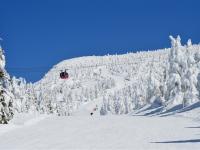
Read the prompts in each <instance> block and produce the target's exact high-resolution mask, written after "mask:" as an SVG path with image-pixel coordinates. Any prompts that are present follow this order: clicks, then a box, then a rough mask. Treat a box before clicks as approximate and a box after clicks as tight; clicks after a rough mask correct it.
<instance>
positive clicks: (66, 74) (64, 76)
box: [60, 70, 69, 79]
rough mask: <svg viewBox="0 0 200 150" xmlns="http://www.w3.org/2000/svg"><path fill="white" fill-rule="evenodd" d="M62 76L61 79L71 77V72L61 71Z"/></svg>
mask: <svg viewBox="0 0 200 150" xmlns="http://www.w3.org/2000/svg"><path fill="white" fill-rule="evenodd" d="M60 78H61V79H68V78H69V74H68V73H67V71H66V70H65V71H61V72H60Z"/></svg>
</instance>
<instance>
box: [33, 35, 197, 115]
mask: <svg viewBox="0 0 200 150" xmlns="http://www.w3.org/2000/svg"><path fill="white" fill-rule="evenodd" d="M171 42H172V48H170V49H161V50H157V51H148V52H138V53H127V54H124V55H106V56H88V57H80V58H73V59H69V60H64V61H62V62H60V63H59V64H57V65H55V66H53V68H52V69H51V70H50V71H49V72H48V73H47V74H46V75H45V76H44V78H43V79H41V80H40V81H38V82H37V83H35V84H34V90H35V93H36V94H35V95H36V97H37V98H36V99H37V100H38V101H39V102H38V103H39V108H38V109H39V111H40V112H41V113H48V114H49V113H56V114H58V115H77V114H82V115H83V114H84V113H85V115H89V114H90V113H91V112H92V113H94V114H98V115H99V114H101V115H106V114H128V113H130V112H133V111H135V110H138V109H142V108H144V107H148V106H149V108H154V107H156V109H158V110H157V111H156V112H157V113H163V112H166V111H168V110H173V109H174V107H175V108H177V109H182V108H184V107H188V106H190V105H192V104H194V103H196V102H198V101H199V99H198V95H199V93H198V91H199V87H198V80H199V79H198V73H199V66H200V63H199V60H200V59H199V58H198V57H199V56H200V55H199V51H200V46H199V45H192V44H191V41H190V40H189V41H188V44H187V45H186V46H182V45H181V43H180V38H179V37H178V38H177V39H174V38H173V37H171ZM65 69H68V70H67V71H68V73H69V79H67V80H63V79H60V77H59V74H60V71H61V70H65ZM193 74H194V75H193ZM189 97H192V98H189ZM82 106H87V108H86V107H84V109H83V107H82ZM96 107H98V109H97V110H96V111H94V109H95V108H96ZM79 108H80V109H79ZM83 110H84V112H83ZM175 110H176V109H175Z"/></svg>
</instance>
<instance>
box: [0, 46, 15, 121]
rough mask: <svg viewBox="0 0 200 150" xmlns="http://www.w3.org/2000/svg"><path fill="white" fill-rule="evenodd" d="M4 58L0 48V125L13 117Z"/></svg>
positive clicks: (9, 86) (11, 97)
mask: <svg viewBox="0 0 200 150" xmlns="http://www.w3.org/2000/svg"><path fill="white" fill-rule="evenodd" d="M4 67H5V56H4V54H3V49H2V48H1V46H0V124H7V123H8V121H9V120H11V119H12V117H13V95H12V93H10V90H12V89H11V84H10V82H9V76H8V75H7V73H6V71H5V69H4Z"/></svg>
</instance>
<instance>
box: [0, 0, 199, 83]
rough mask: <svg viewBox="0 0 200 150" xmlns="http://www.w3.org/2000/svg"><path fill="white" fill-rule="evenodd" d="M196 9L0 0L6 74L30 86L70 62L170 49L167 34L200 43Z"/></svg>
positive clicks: (162, 2) (84, 0) (173, 3)
mask: <svg viewBox="0 0 200 150" xmlns="http://www.w3.org/2000/svg"><path fill="white" fill-rule="evenodd" d="M199 6H200V1H199V0H0V37H1V38H3V42H1V43H2V46H3V48H4V49H5V52H6V59H7V68H8V72H9V73H10V74H11V75H15V76H17V77H20V76H21V77H24V78H26V80H27V81H32V82H34V81H37V80H39V79H41V78H42V76H43V75H44V74H45V72H47V71H48V69H50V68H51V67H52V66H53V65H55V64H57V63H58V62H60V61H61V60H64V59H68V58H72V57H79V56H86V55H105V54H108V53H109V54H115V53H118V54H122V53H126V52H131V51H133V50H148V49H150V50H152V49H158V48H164V47H169V46H170V42H169V39H168V36H169V35H170V34H172V35H177V34H180V35H181V37H182V39H183V42H185V41H186V39H188V38H192V41H193V42H194V43H199V42H200V8H199ZM12 67H13V68H18V67H23V68H24V67H25V68H26V67H28V68H35V69H30V70H14V69H12ZM9 68H10V69H9ZM34 71H36V72H34Z"/></svg>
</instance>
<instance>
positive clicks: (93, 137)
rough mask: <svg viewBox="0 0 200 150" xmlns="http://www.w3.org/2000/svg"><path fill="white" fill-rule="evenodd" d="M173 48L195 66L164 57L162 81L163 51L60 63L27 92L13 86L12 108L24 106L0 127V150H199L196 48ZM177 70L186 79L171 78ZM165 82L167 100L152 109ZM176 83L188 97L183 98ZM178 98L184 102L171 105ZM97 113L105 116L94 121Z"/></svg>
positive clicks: (166, 53)
mask: <svg viewBox="0 0 200 150" xmlns="http://www.w3.org/2000/svg"><path fill="white" fill-rule="evenodd" d="M177 39H178V38H177ZM175 42H176V41H175ZM176 44H178V45H179V43H176ZM189 45H190V44H189ZM175 48H177V47H174V51H175V52H178V54H179V55H180V54H181V53H180V51H179V50H182V49H183V50H188V49H189V50H190V49H191V51H190V53H191V54H190V55H191V56H196V61H197V62H195V63H194V62H193V60H192V59H190V58H189V57H187V63H186V64H187V65H185V62H184V59H183V58H184V57H178V55H177V57H172V58H173V59H172V60H173V61H172V63H171V64H172V65H169V67H171V68H170V69H169V71H168V72H169V74H167V79H168V80H167V81H165V79H163V77H164V76H165V75H166V74H165V71H166V62H167V61H168V59H169V57H168V56H169V52H170V49H163V50H158V51H154V52H140V53H129V54H124V55H111V56H110V55H107V56H102V57H100V56H90V57H81V58H74V59H70V60H65V61H62V62H61V63H59V64H57V65H55V66H54V67H53V68H52V69H51V70H50V71H49V72H48V73H47V74H46V75H45V76H44V78H43V79H41V80H40V81H38V82H37V83H35V84H33V85H32V84H31V85H29V88H28V92H26V91H24V92H22V90H17V89H18V86H16V90H15V96H16V95H17V94H16V93H18V99H19V101H16V102H15V103H17V102H21V98H22V97H23V98H22V99H23V100H24V102H23V103H22V102H21V103H22V104H21V103H19V108H18V107H16V104H14V105H15V107H16V108H15V109H17V110H18V112H23V113H15V116H14V119H12V120H11V121H10V122H9V124H8V125H0V150H1V149H2V150H66V149H67V150H68V149H72V150H76V149H87V150H88V149H92V150H93V149H94V150H100V149H106V150H107V149H109V150H110V149H113V150H115V149H120V150H121V149H130V150H132V149H137V150H149V149H150V150H177V149H181V150H189V149H193V150H199V149H200V134H199V131H200V125H199V123H200V122H199V121H200V117H199V113H200V107H199V106H200V102H199V101H197V100H196V99H195V98H196V97H195V96H197V94H196V93H197V92H198V91H195V90H196V89H195V90H194V87H193V82H194V81H195V80H196V76H197V75H198V73H199V68H200V57H199V56H200V53H199V55H195V54H196V52H199V51H200V46H199V45H192V46H191V45H190V48H188V47H187V46H184V47H180V49H179V47H178V48H177V49H175ZM171 50H173V49H171ZM183 54H185V53H183ZM172 56H174V55H172ZM180 56H181V55H180ZM179 58H181V59H179ZM182 61H183V62H182ZM185 66H188V68H187V72H188V74H186V73H184V74H183V75H182V74H181V73H182V72H180V75H178V74H177V71H183V70H184V69H183V70H181V69H180V68H183V67H185ZM65 69H69V70H68V73H69V79H68V80H62V79H60V77H59V73H60V70H65ZM191 69H193V70H191ZM192 72H194V73H195V75H196V76H195V80H192V77H193V76H192ZM168 75H171V76H168ZM171 77H174V78H171ZM197 77H198V76H197ZM170 79H172V80H170ZM186 79H187V80H186ZM198 80H199V82H197V81H195V84H194V85H195V86H197V85H198V84H199V86H200V74H199V79H198ZM183 81H184V82H183ZM166 82H167V83H169V84H167V88H168V89H169V96H168V97H170V99H167V100H168V101H166V103H163V105H159V104H160V103H158V102H157V101H156V100H157V99H156V96H157V97H161V94H162V91H165V89H164V88H165V86H164V85H166ZM181 82H183V83H185V84H184V85H185V87H187V88H189V89H190V91H189V90H188V89H187V88H186V89H185V91H183V88H184V87H181V86H180V85H181V84H179V83H181ZM190 82H191V83H190ZM196 82H197V83H196ZM16 83H18V82H16ZM22 83H23V82H22ZM187 83H189V85H190V86H187ZM23 85H26V84H20V86H21V89H23V88H24V87H23ZM177 87H178V88H177ZM162 88H163V89H162ZM195 88H196V87H195ZM181 89H182V90H181ZM197 89H198V88H197ZM26 90H27V89H26ZM199 91H200V90H199ZM183 92H185V93H184V94H185V99H186V100H185V99H184V101H183V100H182V99H183V98H180V99H178V98H177V97H178V96H179V97H180V95H183ZM26 93H28V94H27V95H28V96H25V94H26ZM30 93H31V94H30ZM174 93H175V94H174ZM177 93H179V94H177ZM170 94H171V95H170ZM176 94H177V95H176ZM27 97H28V100H29V101H27ZM162 97H163V96H162ZM190 97H194V99H191V100H189V98H190ZM36 100H37V101H36ZM161 100H162V99H160V101H159V102H161ZM193 100H195V101H194V102H193ZM38 101H39V104H38ZM156 102H157V103H156ZM176 102H177V103H176ZM182 104H184V107H183V106H182ZM180 105H181V106H180ZM27 106H30V108H29V107H27ZM166 106H167V107H166ZM96 107H97V110H95V111H94V108H96ZM103 109H105V110H104V113H105V114H107V115H105V116H101V115H100V110H103ZM36 110H39V111H36ZM25 112H26V113H25ZM91 112H93V113H94V114H93V115H92V116H91V115H90V113H91ZM47 114H48V115H47ZM102 114H103V113H102ZM57 115H59V116H57Z"/></svg>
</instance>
